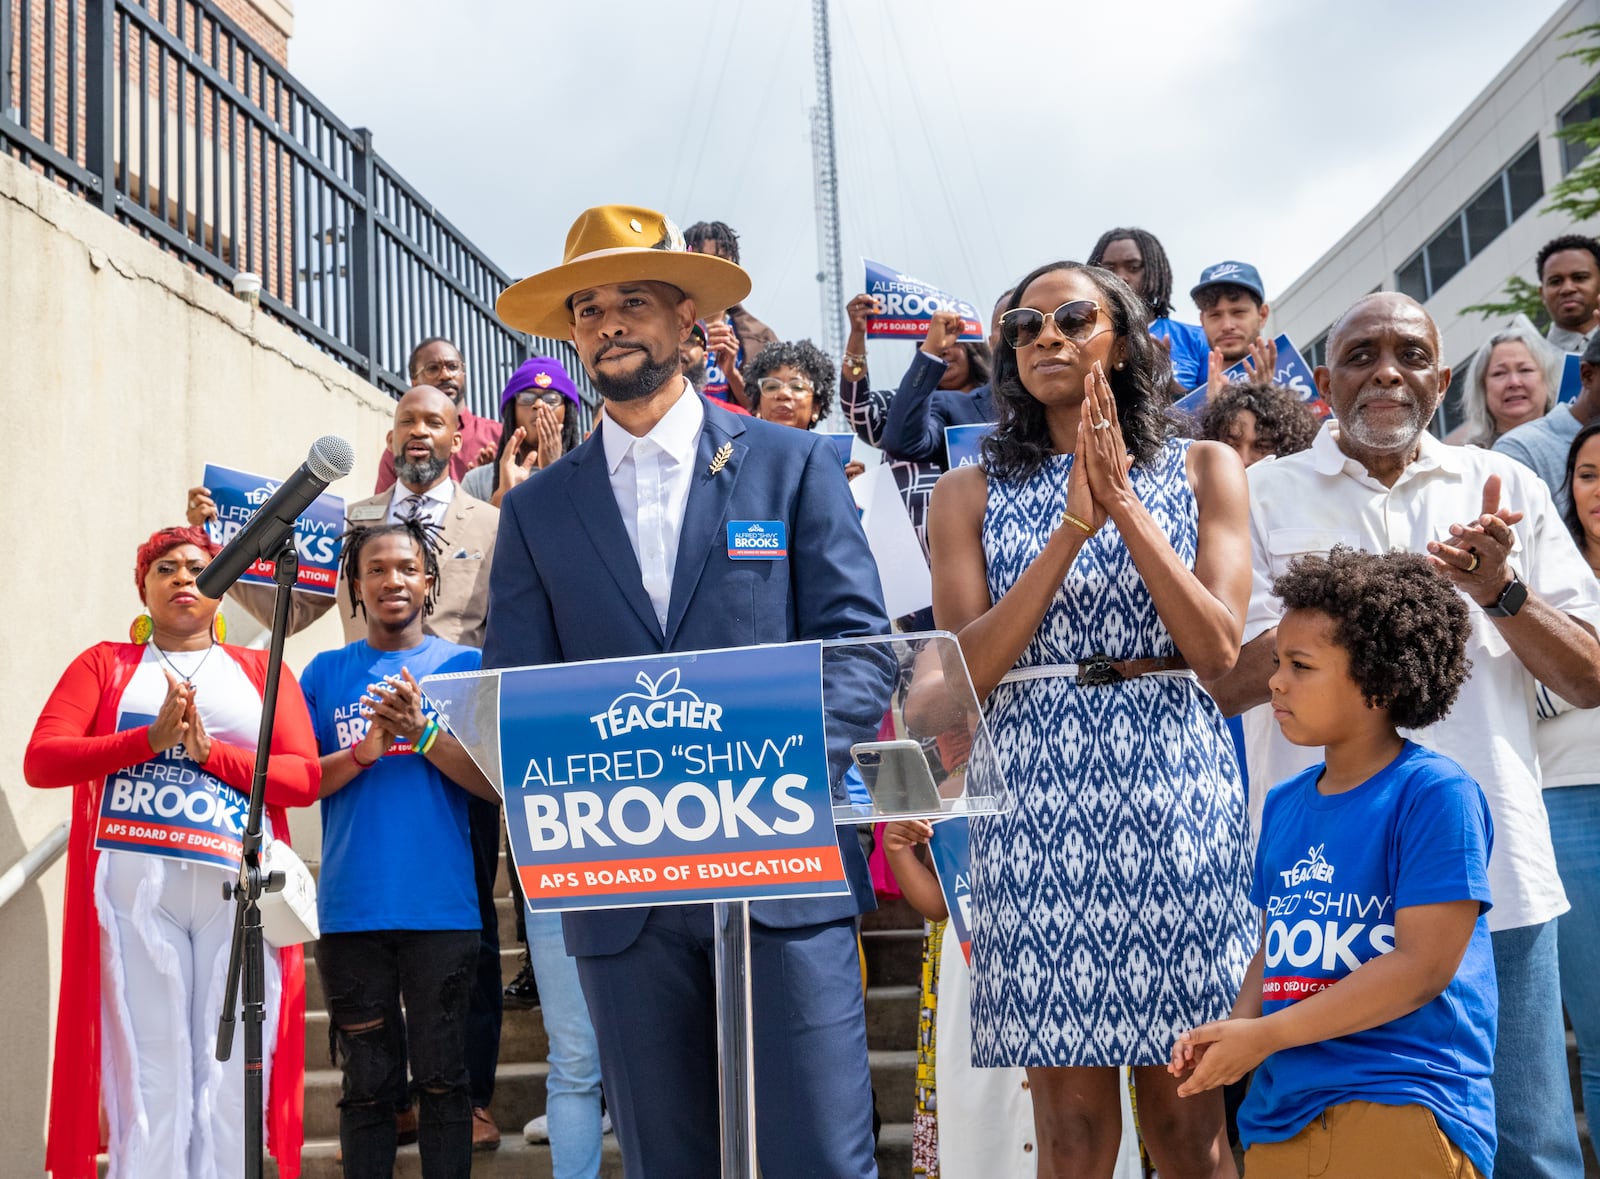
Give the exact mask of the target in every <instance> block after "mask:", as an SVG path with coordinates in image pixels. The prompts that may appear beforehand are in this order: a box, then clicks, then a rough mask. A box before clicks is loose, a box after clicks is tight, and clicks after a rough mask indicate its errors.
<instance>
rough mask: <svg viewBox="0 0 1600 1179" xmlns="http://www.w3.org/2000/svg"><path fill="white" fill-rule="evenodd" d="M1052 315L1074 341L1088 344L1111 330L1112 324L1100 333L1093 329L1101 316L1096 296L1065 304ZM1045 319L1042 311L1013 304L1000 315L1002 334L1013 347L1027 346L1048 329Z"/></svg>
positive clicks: (1058, 325)
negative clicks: (1094, 298) (1102, 333)
mask: <svg viewBox="0 0 1600 1179" xmlns="http://www.w3.org/2000/svg"><path fill="white" fill-rule="evenodd" d="M1050 318H1051V319H1053V320H1055V321H1056V330H1057V331H1059V332H1060V333H1061V334H1062V335H1063V336H1065V337H1066V338H1067V339H1068V340H1070V341H1071V342H1072V343H1074V344H1087V343H1088V342H1089V341H1090V340H1092V339H1094V338H1095V337H1096V336H1098V335H1100V334H1101V332H1107V331H1110V330H1111V329H1110V328H1109V327H1105V328H1102V329H1101V330H1100V331H1099V332H1096V331H1091V330H1090V329H1091V328H1093V327H1094V325H1095V321H1096V320H1097V319H1099V318H1100V304H1098V303H1096V302H1095V301H1094V300H1093V299H1074V300H1072V302H1070V303H1063V304H1061V306H1059V307H1057V308H1056V309H1055V310H1054V311H1052V312H1051V313H1050ZM1044 321H1045V314H1044V312H1042V311H1036V310H1035V309H1034V308H1032V307H1013V308H1012V309H1011V310H1010V311H1007V312H1006V313H1005V314H1004V315H1002V316H1001V317H1000V337H1001V339H1003V340H1005V342H1006V343H1007V344H1010V345H1011V346H1012V347H1013V348H1026V347H1027V346H1028V345H1029V344H1031V343H1033V342H1034V341H1035V340H1037V339H1038V338H1039V336H1040V335H1041V334H1042V333H1043V332H1044Z"/></svg>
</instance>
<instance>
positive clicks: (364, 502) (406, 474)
mask: <svg viewBox="0 0 1600 1179" xmlns="http://www.w3.org/2000/svg"><path fill="white" fill-rule="evenodd" d="M388 447H389V452H390V453H391V454H392V455H394V457H395V467H396V470H397V471H398V472H399V474H400V480H399V482H397V483H396V484H395V485H394V486H393V487H392V488H390V489H389V490H388V491H385V492H381V493H379V494H378V495H374V496H371V497H369V498H367V499H358V500H355V501H354V502H352V503H349V504H347V505H346V506H345V523H346V524H347V525H348V526H349V527H351V528H361V527H364V526H370V525H373V524H381V523H384V522H385V521H394V520H402V519H404V518H406V517H407V516H408V515H410V514H411V513H412V512H413V511H419V510H420V511H421V512H422V513H423V514H424V516H425V517H426V518H427V519H428V520H429V521H430V522H431V523H432V524H434V525H435V526H436V527H437V528H438V529H439V534H438V535H439V541H440V551H439V594H438V600H437V601H436V602H435V604H434V608H433V613H432V614H430V615H429V616H428V617H427V618H426V619H424V620H423V623H422V628H423V630H425V631H426V632H427V633H428V634H431V635H438V636H439V637H440V638H441V639H445V640H447V641H448V642H452V643H461V644H462V645H463V646H468V647H481V646H483V629H484V620H485V618H486V616H487V613H488V608H489V562H490V561H491V560H492V559H493V557H494V540H495V534H496V533H497V532H498V531H499V529H500V512H499V510H498V509H497V508H494V507H491V506H490V505H489V504H486V503H484V502H483V501H482V500H479V499H474V498H473V497H472V496H470V495H468V494H467V493H466V492H465V491H463V490H461V485H460V484H459V483H457V482H456V481H455V480H454V479H452V478H451V477H450V459H451V457H452V456H453V455H455V453H456V452H457V451H459V450H460V449H461V431H460V426H459V423H458V420H457V417H456V411H455V403H454V402H453V401H451V399H450V397H449V396H448V395H447V394H445V393H443V392H441V391H439V390H438V389H435V388H433V387H432V386H430V385H418V386H416V387H415V388H413V389H411V390H409V391H408V392H407V393H406V395H405V396H404V397H402V398H401V399H400V400H399V401H398V402H397V403H396V404H395V407H394V427H393V428H392V429H391V430H390V431H389V437H388ZM187 514H188V519H189V522H190V523H191V524H194V525H196V526H197V527H198V526H201V525H203V524H204V523H205V522H206V521H207V520H209V519H210V518H211V517H212V516H214V515H215V514H216V505H215V504H213V503H212V501H211V494H210V492H209V491H208V490H207V489H206V488H204V487H192V488H190V489H189V503H188V513H187ZM273 593H274V590H273V587H272V586H264V585H246V584H244V583H242V582H235V583H234V585H233V588H232V589H230V590H229V591H228V595H229V596H230V597H231V598H232V599H233V600H234V601H235V602H236V603H238V605H239V606H240V607H242V608H243V609H244V611H245V612H246V613H247V614H249V615H250V616H251V617H252V618H255V619H256V620H257V621H258V622H260V623H261V625H262V626H271V625H272V602H273ZM336 603H337V605H338V607H339V617H340V620H341V621H342V623H343V624H344V641H345V642H347V643H353V642H355V641H356V640H357V639H359V638H362V637H364V636H365V635H366V633H367V624H366V620H365V619H364V618H362V617H361V613H360V608H359V607H358V606H357V605H356V604H355V603H354V602H353V601H351V595H350V594H349V592H348V590H347V588H346V587H345V586H344V585H343V583H342V582H341V583H340V585H339V586H338V587H337V588H336V590H335V593H334V594H333V595H332V596H329V595H327V594H315V593H307V592H301V591H296V592H295V593H294V594H293V595H292V598H291V603H290V609H289V633H290V634H295V633H297V632H299V631H302V630H304V629H305V628H306V627H308V626H310V625H311V624H312V623H313V622H315V621H316V620H317V619H319V618H321V617H322V616H323V615H324V614H326V613H327V612H328V610H329V609H330V608H331V607H333V606H334V605H335V604H336Z"/></svg>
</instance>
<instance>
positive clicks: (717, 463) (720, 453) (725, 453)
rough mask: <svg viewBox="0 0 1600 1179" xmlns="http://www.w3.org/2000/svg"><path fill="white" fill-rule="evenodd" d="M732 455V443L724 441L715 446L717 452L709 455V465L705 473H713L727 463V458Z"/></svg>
mask: <svg viewBox="0 0 1600 1179" xmlns="http://www.w3.org/2000/svg"><path fill="white" fill-rule="evenodd" d="M732 457H733V443H731V442H724V443H723V444H722V445H721V446H719V447H717V453H716V454H714V455H712V456H711V465H710V466H708V467H707V468H706V474H707V475H715V474H716V473H717V472H718V471H720V470H722V468H723V467H725V466H727V465H728V460H729V459H731V458H732Z"/></svg>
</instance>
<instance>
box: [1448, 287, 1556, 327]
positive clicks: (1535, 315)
mask: <svg viewBox="0 0 1600 1179" xmlns="http://www.w3.org/2000/svg"><path fill="white" fill-rule="evenodd" d="M1461 314H1462V315H1481V316H1482V317H1483V318H1484V319H1511V318H1513V317H1514V316H1517V315H1526V316H1527V317H1528V318H1529V319H1531V320H1533V326H1534V327H1536V328H1538V329H1539V330H1540V331H1541V332H1542V331H1544V329H1545V328H1546V327H1548V326H1549V325H1550V313H1549V312H1548V311H1546V310H1545V306H1544V300H1543V299H1542V298H1541V297H1540V296H1539V286H1538V284H1537V283H1531V282H1529V281H1528V280H1527V279H1525V278H1523V277H1522V276H1521V275H1520V274H1513V275H1512V276H1511V277H1510V278H1508V279H1506V285H1505V286H1504V287H1502V288H1501V289H1500V298H1498V299H1491V300H1489V301H1488V302H1484V303H1473V304H1471V305H1470V306H1467V307H1463V308H1462V309H1461Z"/></svg>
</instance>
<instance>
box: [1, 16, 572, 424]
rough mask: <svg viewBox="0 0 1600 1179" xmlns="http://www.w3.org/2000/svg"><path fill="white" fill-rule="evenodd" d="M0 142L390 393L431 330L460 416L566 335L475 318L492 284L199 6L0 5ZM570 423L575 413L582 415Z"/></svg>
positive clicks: (262, 58) (373, 161) (338, 129)
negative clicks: (252, 278)
mask: <svg viewBox="0 0 1600 1179" xmlns="http://www.w3.org/2000/svg"><path fill="white" fill-rule="evenodd" d="M0 151H6V152H9V153H10V154H11V155H13V156H15V157H17V158H18V159H20V160H21V161H22V162H23V163H25V164H27V165H29V166H30V167H33V168H35V169H36V170H38V171H40V172H42V173H43V174H44V175H45V176H47V177H48V178H50V179H52V180H54V181H56V182H57V183H60V184H62V185H63V186H65V187H66V188H68V189H69V190H71V191H73V192H75V193H78V194H79V195H81V196H83V197H84V198H85V199H86V200H88V201H90V202H92V203H94V204H97V205H99V206H100V208H101V209H103V210H104V211H105V212H106V213H108V214H110V215H111V216H114V217H116V218H118V219H119V220H121V221H123V222H124V223H126V224H127V225H129V226H130V227H132V228H133V229H135V230H137V231H138V232H140V233H141V234H143V235H144V236H145V237H147V238H148V239H150V240H151V241H153V242H155V243H157V244H158V245H160V246H161V247H162V248H164V249H166V250H169V251H171V252H172V253H174V254H177V255H178V256H180V257H182V258H183V259H184V260H185V261H187V262H188V263H190V264H191V265H193V266H194V267H195V268H196V269H198V270H200V271H201V272H203V273H205V274H207V275H209V276H211V277H212V278H213V279H214V280H215V281H217V282H218V283H220V284H229V283H231V281H232V279H233V277H234V276H235V275H236V274H238V273H240V272H249V273H254V274H256V275H259V276H260V278H261V305H262V307H264V308H265V309H267V310H268V311H269V312H270V313H271V314H273V315H274V316H276V317H278V318H279V319H281V320H283V322H285V323H287V324H288V325H289V326H291V327H292V328H294V329H295V330H296V331H297V332H299V333H300V334H301V335H302V336H304V337H305V338H306V339H308V340H310V341H311V342H312V343H314V344H315V345H316V346H317V347H319V348H321V349H322V350H324V351H325V352H327V353H328V354H329V355H330V356H333V357H334V358H336V359H337V360H339V361H340V362H341V363H343V364H345V365H347V366H348V367H350V368H351V369H354V370H355V371H356V372H358V373H360V374H361V375H362V376H363V377H365V378H366V379H367V380H369V381H371V382H372V383H373V384H375V385H378V386H379V387H381V388H384V389H387V390H388V391H389V392H391V393H392V394H396V395H398V393H399V392H401V391H402V390H404V389H405V388H406V386H407V385H408V384H409V382H408V380H407V379H406V372H405V364H406V358H407V356H408V355H409V353H410V350H411V348H412V347H413V346H414V345H415V344H417V343H418V342H420V341H421V340H422V339H424V338H425V337H428V336H445V337H447V338H449V339H450V340H452V341H453V342H454V343H455V344H456V345H457V347H459V348H460V350H461V353H462V357H463V359H464V360H465V361H466V363H467V368H468V374H469V381H468V398H469V404H470V405H471V407H472V409H473V411H474V412H476V413H478V414H480V415H482V416H485V417H490V418H495V417H498V416H499V396H498V395H499V391H500V389H501V388H502V387H503V386H504V383H505V381H506V379H507V378H508V377H509V376H510V375H511V372H512V370H513V369H515V368H516V366H517V365H518V364H520V363H521V362H522V361H523V360H525V359H526V358H527V357H528V356H530V355H534V354H543V355H550V356H555V357H557V358H559V359H560V360H561V361H562V362H563V364H565V365H566V367H567V369H568V371H569V372H570V373H571V374H572V377H573V379H574V380H575V381H576V382H577V384H578V386H579V389H580V390H581V391H582V395H583V399H584V401H585V402H586V403H587V406H588V407H592V406H594V405H595V404H596V403H597V401H598V398H597V397H596V395H595V393H594V391H593V389H592V387H591V386H590V385H589V382H588V379H587V377H586V375H585V374H584V372H583V369H582V366H581V365H580V364H579V363H578V360H577V355H576V353H575V352H574V350H573V348H572V345H571V344H570V343H569V342H568V341H565V340H545V339H539V338H536V337H528V336H525V335H523V334H521V333H520V332H515V331H512V330H511V329H509V328H507V327H506V326H505V325H504V324H502V323H501V322H500V321H499V320H498V319H497V318H496V317H495V314H494V300H495V297H496V296H497V295H498V294H499V292H500V290H501V289H502V288H504V287H505V286H506V285H507V284H509V283H510V281H511V279H510V277H509V276H508V275H506V274H505V273H504V272H503V271H501V270H500V269H499V268H498V267H497V266H495V265H494V263H493V262H491V261H490V260H489V259H488V258H487V257H486V256H485V255H484V254H483V253H482V251H480V250H479V249H478V248H477V247H476V246H474V245H473V244H472V242H471V241H469V240H468V239H467V237H466V236H465V235H464V234H462V233H461V231H460V230H458V229H457V228H456V227H455V226H454V225H452V224H451V223H450V222H449V220H447V219H446V218H445V217H444V216H443V215H441V214H440V213H439V211H438V210H437V209H435V208H434V207H433V205H432V204H430V203H429V202H428V201H427V200H426V199H424V198H423V197H422V196H421V194H420V193H418V192H417V190H416V189H415V188H413V187H412V186H411V185H410V184H408V183H406V181H405V180H404V179H403V178H402V177H401V176H400V175H399V174H398V173H397V172H396V171H395V170H394V169H393V168H391V167H390V166H389V165H388V164H387V163H386V162H385V161H384V160H383V158H382V157H381V156H379V155H378V154H377V152H375V151H374V150H373V146H372V133H371V132H370V131H368V130H366V129H365V128H359V127H358V128H351V127H348V126H346V125H345V124H344V123H343V122H341V121H340V120H339V118H338V117H337V116H336V115H334V114H333V113H332V112H331V111H330V110H328V109H327V108H326V107H325V106H323V105H322V103H320V102H319V101H318V100H317V99H316V97H315V96H314V95H313V94H312V93H311V92H310V91H309V90H307V89H306V88H305V87H304V86H303V85H302V84H301V83H300V82H298V81H296V80H295V78H294V77H293V76H292V75H290V74H289V72H288V71H287V70H286V69H285V68H284V67H283V66H282V65H281V64H280V63H279V62H277V61H276V60H275V59H274V58H272V57H271V56H270V55H269V54H268V53H267V52H266V51H265V50H264V49H262V48H261V46H260V45H258V44H257V43H256V42H255V41H254V40H252V39H251V38H250V36H249V35H248V34H246V33H245V32H244V31H243V30H242V29H240V28H239V27H238V26H237V25H236V24H234V23H233V22H232V21H230V20H229V19H228V17H227V16H226V15H224V14H223V13H222V12H221V11H220V10H219V9H218V8H217V7H216V5H215V4H214V3H213V2H212V0H0ZM588 416H589V413H588V410H587V409H586V410H585V412H584V417H585V418H587V417H588Z"/></svg>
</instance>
